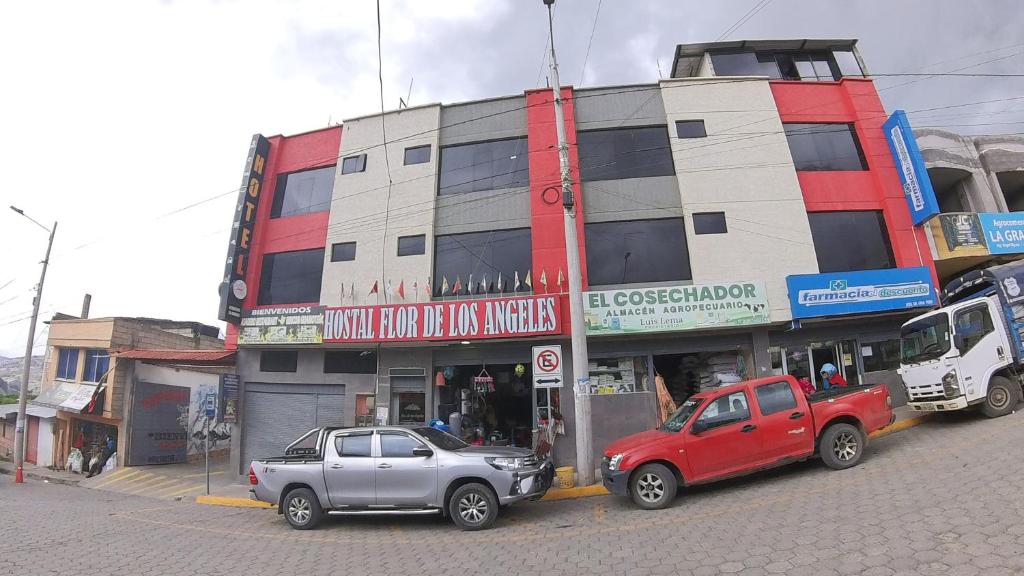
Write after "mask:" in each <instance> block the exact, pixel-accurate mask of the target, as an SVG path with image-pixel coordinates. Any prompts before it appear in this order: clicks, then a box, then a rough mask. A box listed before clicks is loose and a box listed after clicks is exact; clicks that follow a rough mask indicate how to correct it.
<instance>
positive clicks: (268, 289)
mask: <svg viewBox="0 0 1024 576" xmlns="http://www.w3.org/2000/svg"><path fill="white" fill-rule="evenodd" d="M323 271H324V249H323V248H317V249H315V250H299V251H297V252H278V253H277V254H266V255H265V256H263V271H262V272H261V273H260V294H259V298H258V300H257V303H258V304H261V305H264V304H295V303H299V302H319V301H320V281H321V279H322V277H323Z"/></svg>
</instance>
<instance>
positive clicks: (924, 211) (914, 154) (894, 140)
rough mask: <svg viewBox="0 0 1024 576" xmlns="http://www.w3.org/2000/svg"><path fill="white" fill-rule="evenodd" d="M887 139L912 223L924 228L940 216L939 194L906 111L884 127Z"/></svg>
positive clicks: (893, 114)
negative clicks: (937, 197) (937, 198)
mask: <svg viewBox="0 0 1024 576" xmlns="http://www.w3.org/2000/svg"><path fill="white" fill-rule="evenodd" d="M882 130H883V131H884V132H885V139H886V140H888V141H889V150H891V151H892V156H893V159H894V160H895V161H896V171H897V172H899V173H900V182H902V183H903V194H904V196H906V198H907V205H908V206H909V207H910V219H911V220H912V221H913V222H914V226H920V225H921V224H922V223H924V222H925V221H926V220H928V219H929V218H931V217H932V216H935V215H936V214H938V213H939V202H938V200H936V199H935V190H933V189H932V181H931V179H930V178H929V177H928V171H927V169H926V168H925V166H924V159H923V158H922V157H921V150H920V149H919V148H918V147H917V140H915V139H914V132H913V131H912V130H911V129H910V122H909V121H908V120H907V114H906V113H905V112H904V111H903V110H897V111H895V112H893V113H892V116H889V119H888V120H886V121H885V124H883V125H882Z"/></svg>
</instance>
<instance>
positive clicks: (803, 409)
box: [754, 380, 814, 464]
mask: <svg viewBox="0 0 1024 576" xmlns="http://www.w3.org/2000/svg"><path fill="white" fill-rule="evenodd" d="M795 386H796V384H795V383H791V382H789V381H788V380H779V381H778V382H772V383H770V384H762V385H760V386H758V387H756V388H754V396H755V397H756V398H757V408H758V411H759V412H760V413H761V426H760V427H761V442H762V447H763V450H762V457H763V462H764V463H765V464H770V463H772V462H776V461H778V460H782V459H785V458H792V457H794V456H802V455H805V454H810V453H812V452H814V421H813V420H812V417H811V410H810V407H809V406H808V405H807V401H806V400H805V399H804V395H803V391H801V390H797V389H795ZM798 394H799V396H798Z"/></svg>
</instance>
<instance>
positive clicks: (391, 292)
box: [384, 280, 395, 298]
mask: <svg viewBox="0 0 1024 576" xmlns="http://www.w3.org/2000/svg"><path fill="white" fill-rule="evenodd" d="M384 295H385V296H387V297H388V298H394V297H395V289H394V288H393V287H392V286H391V280H388V281H387V282H386V283H384Z"/></svg>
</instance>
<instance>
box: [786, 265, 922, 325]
mask: <svg viewBox="0 0 1024 576" xmlns="http://www.w3.org/2000/svg"><path fill="white" fill-rule="evenodd" d="M786 286H787V287H788V288H789V307H790V310H791V311H792V312H793V318H817V317H821V316H841V315H844V314H865V313H871V312H885V311H888V310H905V309H910V308H931V307H933V306H935V305H936V304H937V302H938V299H937V298H936V296H935V287H934V285H932V274H931V270H930V269H929V268H927V267H925V266H921V267H918V268H892V269H889V270H859V271H855V272H833V273H830V274H798V275H795V276H787V277H786Z"/></svg>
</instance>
